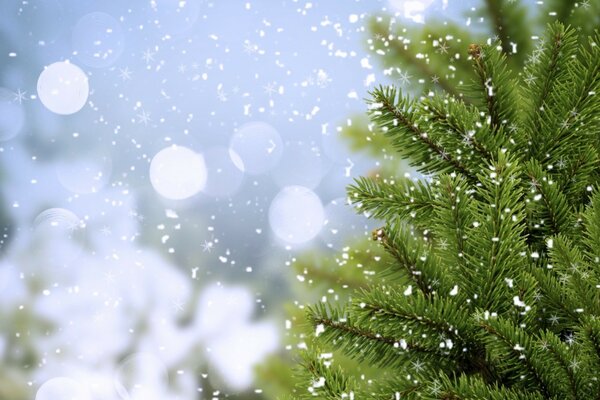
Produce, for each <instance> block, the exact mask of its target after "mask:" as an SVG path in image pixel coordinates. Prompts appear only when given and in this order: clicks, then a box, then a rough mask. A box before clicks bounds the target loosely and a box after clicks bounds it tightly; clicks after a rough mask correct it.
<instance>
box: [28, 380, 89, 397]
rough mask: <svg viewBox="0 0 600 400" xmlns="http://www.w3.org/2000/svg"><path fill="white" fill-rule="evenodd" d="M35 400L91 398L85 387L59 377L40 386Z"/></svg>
mask: <svg viewBox="0 0 600 400" xmlns="http://www.w3.org/2000/svg"><path fill="white" fill-rule="evenodd" d="M35 400H92V397H91V395H90V392H89V390H88V388H87V387H86V386H85V385H83V384H81V383H79V382H77V381H76V380H74V379H71V378H65V377H59V378H52V379H49V380H48V381H46V382H45V383H44V384H43V385H42V386H40V388H39V389H38V391H37V394H36V395H35Z"/></svg>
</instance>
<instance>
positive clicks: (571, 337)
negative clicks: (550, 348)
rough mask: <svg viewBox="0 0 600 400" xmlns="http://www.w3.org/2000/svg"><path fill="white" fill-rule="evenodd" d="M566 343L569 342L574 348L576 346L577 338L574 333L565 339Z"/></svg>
mask: <svg viewBox="0 0 600 400" xmlns="http://www.w3.org/2000/svg"><path fill="white" fill-rule="evenodd" d="M565 342H567V344H568V345H569V346H572V345H573V344H575V336H574V335H573V334H572V333H569V334H568V335H567V337H566V338H565Z"/></svg>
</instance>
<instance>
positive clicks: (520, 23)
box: [258, 0, 600, 398]
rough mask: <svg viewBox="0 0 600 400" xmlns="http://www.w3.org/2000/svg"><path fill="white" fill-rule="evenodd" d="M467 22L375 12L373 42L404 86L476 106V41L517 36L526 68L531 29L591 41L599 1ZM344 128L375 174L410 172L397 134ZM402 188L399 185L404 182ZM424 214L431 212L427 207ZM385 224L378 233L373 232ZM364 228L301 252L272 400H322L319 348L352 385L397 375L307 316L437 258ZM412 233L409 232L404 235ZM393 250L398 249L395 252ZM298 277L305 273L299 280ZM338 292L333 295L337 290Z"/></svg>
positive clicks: (482, 12)
mask: <svg viewBox="0 0 600 400" xmlns="http://www.w3.org/2000/svg"><path fill="white" fill-rule="evenodd" d="M467 20H471V21H473V23H472V24H471V25H470V26H468V27H467V28H464V27H463V26H464V25H462V24H458V23H456V22H453V21H448V20H445V21H435V20H429V21H428V22H427V24H425V25H421V26H416V25H412V26H410V25H406V26H404V25H403V23H402V21H401V19H398V18H394V17H392V16H390V15H379V16H374V17H372V18H371V20H370V23H369V26H368V28H369V36H368V38H367V45H368V48H369V50H370V52H371V53H372V54H373V57H374V58H375V59H376V60H377V61H379V63H380V64H381V65H383V67H384V68H385V70H384V72H385V74H386V75H388V76H390V78H391V79H392V80H395V81H396V82H398V84H400V85H402V86H403V90H404V92H405V93H413V94H428V93H431V92H433V93H446V92H447V93H450V94H451V95H453V96H454V97H457V98H461V99H462V100H463V101H464V102H465V103H467V104H469V105H470V104H471V102H472V101H474V100H476V97H475V98H471V97H469V93H464V92H463V90H462V89H464V86H461V85H462V84H464V83H465V82H471V81H473V80H474V79H476V77H477V75H476V71H475V70H474V69H473V68H472V65H471V61H470V60H468V59H467V58H468V57H467V56H468V54H467V52H466V49H467V47H468V45H469V44H470V43H483V42H485V41H486V40H487V38H489V37H497V38H500V39H502V41H503V43H509V44H510V43H511V42H513V43H516V50H517V51H513V46H506V45H505V46H503V53H504V54H505V55H506V62H507V63H508V65H509V66H510V67H511V68H512V69H515V70H519V69H520V68H522V67H523V65H524V63H525V61H526V60H527V57H526V55H527V51H528V50H530V47H531V44H530V43H531V37H532V35H541V33H542V32H543V29H544V27H545V26H546V24H547V23H549V22H552V21H560V22H563V23H564V24H565V25H574V26H577V27H578V28H577V30H578V31H579V32H580V35H579V36H577V38H578V39H579V40H580V41H582V42H583V40H584V39H585V38H587V36H588V35H590V34H592V33H593V30H594V28H595V27H597V26H599V25H600V1H597V0H591V1H585V2H580V1H572V0H570V1H562V0H549V1H545V2H544V3H543V4H536V5H535V6H532V7H529V8H528V7H524V6H523V5H522V3H520V2H516V1H510V0H508V1H506V0H504V1H503V0H500V1H482V2H481V4H480V5H479V7H478V8H474V9H471V10H470V11H468V12H467V14H465V21H467ZM461 25H462V26H461ZM539 54H540V53H539V51H535V52H534V53H533V56H534V58H535V57H536V55H539ZM341 134H342V138H343V139H344V140H346V142H347V143H349V145H350V148H351V149H352V150H353V151H355V152H362V153H367V154H368V155H369V156H371V157H373V158H376V159H378V161H379V162H378V165H379V167H378V168H377V169H375V170H373V171H371V172H370V173H369V176H370V177H371V178H377V179H378V180H380V181H381V180H385V179H387V180H389V181H392V180H394V177H395V176H402V175H403V174H404V173H405V172H406V171H407V170H408V163H407V160H406V159H403V158H402V157H401V156H400V154H398V153H397V152H396V151H395V150H394V149H393V146H392V139H393V138H392V137H391V136H389V135H385V134H384V132H383V130H382V129H380V128H379V126H378V125H377V124H374V123H372V122H370V121H368V120H367V119H366V118H364V117H363V116H362V115H357V116H353V117H352V124H351V125H349V126H346V127H344V128H343V130H342V131H341ZM565 162H566V161H565V159H563V161H561V162H559V163H558V164H559V166H561V167H564V166H565ZM399 184H400V185H403V184H408V186H406V188H405V189H406V190H409V188H410V187H413V186H414V187H415V189H414V190H418V191H422V192H423V193H425V192H424V190H425V189H424V188H423V187H422V185H423V184H422V183H420V182H412V183H408V182H407V181H406V180H404V181H400V182H399ZM396 189H397V190H398V191H399V192H401V188H396ZM386 201H387V199H386ZM423 212H427V211H426V209H424V210H423ZM384 231H385V229H384V230H382V231H381V232H379V233H378V231H375V236H376V237H377V236H378V235H381V234H382V233H383V232H384ZM366 233H367V235H366V236H367V237H365V238H364V239H363V240H361V241H358V242H356V241H353V242H349V243H347V244H348V247H347V248H345V249H344V252H343V253H341V254H340V253H334V254H332V253H331V252H327V251H316V250H315V251H312V252H310V253H308V254H304V255H301V256H300V257H299V258H298V259H297V260H295V262H294V263H293V267H294V273H293V274H292V275H291V276H290V281H292V283H291V286H292V287H293V288H294V289H295V290H294V292H293V296H294V299H295V301H294V302H293V303H290V304H288V305H287V307H286V313H287V314H286V315H285V317H284V318H285V319H286V320H287V321H288V322H286V330H285V340H286V350H285V351H284V353H283V356H282V355H276V356H273V357H271V358H270V359H269V360H268V361H267V362H266V363H264V364H263V365H262V366H261V367H260V369H259V371H258V372H259V387H261V388H263V389H264V393H265V394H266V395H267V397H268V398H287V397H286V396H285V395H284V394H288V393H293V394H296V395H298V394H300V396H301V397H302V396H303V395H306V397H307V398H314V397H315V396H314V394H319V395H320V396H324V395H323V392H322V390H320V391H313V392H308V391H307V386H308V384H307V382H311V381H312V380H314V381H315V382H319V379H318V378H317V376H318V375H319V374H318V373H316V372H315V368H319V366H321V367H323V365H324V363H325V364H329V362H330V361H331V359H330V358H325V359H323V360H322V361H323V362H322V363H320V364H319V363H317V362H316V360H315V357H312V358H311V355H312V356H315V355H317V356H319V355H320V354H321V353H323V354H326V356H327V357H329V356H331V357H332V358H333V359H334V362H333V367H332V368H333V369H334V370H335V369H336V368H337V369H338V370H339V371H338V372H339V373H340V374H341V371H342V370H343V371H344V376H345V378H344V379H347V381H345V382H346V384H345V385H348V387H350V386H352V387H354V386H353V385H354V384H350V383H348V382H351V381H352V379H355V378H357V379H358V380H359V381H364V380H368V379H369V378H372V377H380V378H381V377H385V376H387V375H389V374H391V375H392V376H395V375H396V374H397V372H396V371H395V369H394V368H383V367H382V366H381V365H376V366H368V365H367V363H362V362H357V361H356V360H354V359H352V358H349V357H347V356H346V355H345V354H343V352H341V351H339V350H337V349H335V348H332V347H331V346H326V345H323V344H322V343H320V341H319V340H318V339H319V338H316V339H315V337H314V336H315V335H314V332H315V328H314V327H313V326H312V325H311V324H309V323H307V322H306V312H305V304H311V303H314V302H316V301H320V300H323V299H325V298H326V299H327V301H328V302H332V301H333V300H335V301H336V302H337V303H338V304H339V305H340V306H342V305H344V304H345V303H346V302H347V301H348V299H349V298H352V295H353V293H354V292H355V291H356V290H362V289H364V288H366V287H368V286H369V285H372V284H373V283H374V282H380V283H381V282H382V280H383V279H387V280H388V281H390V282H392V281H393V283H394V284H395V285H399V286H400V287H402V286H403V285H404V287H407V285H408V284H409V281H408V280H407V279H410V276H409V275H407V274H398V273H394V271H395V270H397V268H398V264H400V265H402V263H404V264H406V263H410V264H412V265H415V266H418V268H419V269H422V268H424V266H423V265H424V264H425V263H427V264H428V263H430V262H431V259H425V260H422V259H421V258H420V257H421V253H422V250H419V251H418V252H416V251H414V250H415V249H414V248H413V247H410V248H407V247H404V249H405V250H406V252H404V253H400V252H399V251H400V250H402V248H400V247H398V246H394V245H393V243H394V242H393V240H401V241H402V240H405V239H404V238H403V237H402V236H400V237H397V236H396V237H393V236H391V235H390V233H389V232H388V234H387V241H377V242H373V241H371V240H370V239H371V238H370V232H366ZM408 233H409V232H402V234H404V235H407V234H408ZM391 234H393V232H392V233H391ZM429 235H430V236H431V233H429ZM390 239H393V240H392V241H390ZM405 242H406V240H405ZM386 243H388V244H389V243H391V244H392V246H390V245H386ZM445 243H447V241H446V242H445V241H444V240H441V241H440V245H441V246H442V247H444V246H446V245H447V244H445ZM376 244H380V245H381V244H382V245H383V246H379V249H377V248H376V247H374V246H373V245H376ZM386 249H387V250H390V251H389V253H387V254H386V252H385V250H386ZM344 254H346V256H349V258H348V259H347V260H344V259H343V257H342V256H344ZM398 260H403V261H398ZM365 272H368V273H365ZM296 275H301V276H302V277H304V278H305V279H303V280H302V282H299V281H298V280H297V279H296ZM350 277H351V278H350ZM346 278H348V279H346ZM411 290H412V289H411ZM331 293H335V296H332V295H331ZM324 346H325V347H324ZM305 347H308V348H309V349H310V350H309V351H308V352H307V353H306V354H304V356H305V366H307V367H309V368H304V369H300V370H299V371H295V373H293V374H292V369H293V368H294V367H295V366H296V364H297V362H298V359H297V351H298V349H299V348H300V349H304V348H305ZM330 353H331V354H330ZM417 365H418V364H417ZM340 376H341V375H340ZM344 387H346V386H344ZM332 393H334V395H333V397H334V398H335V397H336V396H335V393H338V392H337V391H335V390H334V391H333V392H332ZM324 397H326V396H324ZM359 398H360V397H359Z"/></svg>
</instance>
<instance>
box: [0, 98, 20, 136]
mask: <svg viewBox="0 0 600 400" xmlns="http://www.w3.org/2000/svg"><path fill="white" fill-rule="evenodd" d="M24 124H25V111H24V110H23V106H22V105H21V104H20V103H19V102H18V101H16V100H15V94H14V93H12V92H11V91H9V90H8V89H5V88H0V141H4V140H10V139H12V138H13V137H15V136H17V134H18V133H19V132H20V131H21V129H22V128H23V125H24Z"/></svg>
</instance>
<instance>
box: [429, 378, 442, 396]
mask: <svg viewBox="0 0 600 400" xmlns="http://www.w3.org/2000/svg"><path fill="white" fill-rule="evenodd" d="M441 391H442V385H441V384H440V382H439V381H438V380H437V379H436V380H435V381H433V383H432V384H431V386H430V387H429V393H431V394H432V395H433V396H435V397H438V395H439V394H440V392H441Z"/></svg>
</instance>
